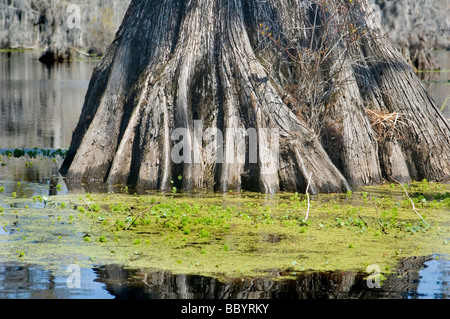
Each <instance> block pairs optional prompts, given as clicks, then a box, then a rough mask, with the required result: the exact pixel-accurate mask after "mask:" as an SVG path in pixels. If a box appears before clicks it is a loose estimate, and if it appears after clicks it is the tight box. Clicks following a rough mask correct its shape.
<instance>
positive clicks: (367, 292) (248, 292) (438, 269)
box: [0, 52, 450, 299]
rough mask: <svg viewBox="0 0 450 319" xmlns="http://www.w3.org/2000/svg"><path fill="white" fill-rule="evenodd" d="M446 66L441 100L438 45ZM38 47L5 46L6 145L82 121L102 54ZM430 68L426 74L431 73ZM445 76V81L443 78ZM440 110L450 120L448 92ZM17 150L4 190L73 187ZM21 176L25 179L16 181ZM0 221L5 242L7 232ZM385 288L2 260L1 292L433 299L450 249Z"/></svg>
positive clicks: (331, 278)
mask: <svg viewBox="0 0 450 319" xmlns="http://www.w3.org/2000/svg"><path fill="white" fill-rule="evenodd" d="M436 55H437V56H438V57H439V59H440V61H441V64H442V66H443V71H442V72H439V73H433V74H430V76H431V77H428V79H427V83H425V85H426V87H427V89H429V90H430V91H431V93H432V96H433V98H434V99H435V100H436V104H437V105H438V106H439V107H441V106H443V105H444V102H445V101H446V100H447V98H448V97H449V96H450V83H448V80H450V52H436ZM38 57H39V53H36V52H26V53H0V154H1V153H2V152H3V151H4V150H6V149H10V150H14V149H16V148H18V149H30V150H32V149H34V148H37V149H58V148H61V149H67V148H68V146H69V145H70V140H71V137H72V132H73V130H74V128H75V125H76V124H77V121H78V117H79V114H80V112H81V107H82V105H83V102H84V96H85V93H86V90H87V87H88V84H89V79H90V77H91V74H92V71H93V69H94V67H95V66H96V62H86V61H85V62H73V63H71V64H62V65H59V66H56V67H53V68H48V67H46V66H45V65H43V64H41V63H39V62H38V61H37V58H38ZM427 76H428V75H427ZM446 81H447V82H446ZM443 113H444V114H445V116H446V117H447V118H449V119H450V101H447V105H446V107H445V108H444V109H443ZM29 162H31V160H29V159H26V158H18V159H15V158H11V159H10V160H8V165H3V166H2V160H1V159H0V187H4V193H5V194H11V193H12V192H18V191H19V189H20V190H21V192H23V193H24V194H23V195H25V196H26V197H27V198H31V197H33V196H39V195H40V196H52V195H56V194H67V193H68V190H67V187H66V185H65V183H64V179H63V178H62V177H61V176H60V175H59V173H58V169H59V167H60V164H61V158H59V157H56V158H55V159H54V160H53V161H51V160H50V161H49V160H46V161H42V160H39V159H38V158H37V159H33V160H32V164H30V163H29ZM18 182H20V183H21V185H20V187H18V185H17V183H18ZM7 235H8V233H7V231H6V230H5V229H4V228H3V227H0V241H1V240H2V237H4V236H7ZM397 268H398V269H397V270H394V271H393V273H392V274H391V275H388V276H387V278H386V280H385V282H384V283H383V285H382V287H381V288H379V289H370V288H369V287H368V286H367V281H366V278H365V277H366V276H367V274H362V273H353V272H327V273H304V274H300V275H299V276H298V277H297V279H295V280H293V279H290V280H271V279H267V278H255V279H229V280H217V279H214V278H209V277H202V276H187V275H173V274H170V273H166V272H155V271H152V270H146V269H139V270H133V269H124V268H122V267H120V266H116V265H98V266H96V267H92V268H85V269H81V273H80V279H81V282H80V288H76V289H70V288H69V287H68V285H67V279H68V276H69V273H68V272H67V271H66V269H59V270H48V269H43V268H42V267H41V266H39V265H29V264H17V263H3V264H0V299H61V298H64V299H76V298H82V299H89V298H95V299H110V298H122V299H127V298H146V299H147V298H149V299H162V298H165V299H186V298H187V299H197V298H199V299H200V298H201V299H218V298H221V299H228V298H232V299H245V298H251V299H258V298H262V299H276V298H283V299H305V298H308V299H313V298H314V299H316V298H317V299H322V298H410V299H414V298H419V299H420V298H427V299H448V298H449V297H450V288H449V287H450V286H449V283H448V282H449V281H450V275H449V273H450V259H449V256H428V257H420V258H415V259H408V260H404V261H401V262H400V263H399V265H398V267H397Z"/></svg>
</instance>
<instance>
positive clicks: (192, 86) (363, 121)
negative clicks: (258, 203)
mask: <svg viewBox="0 0 450 319" xmlns="http://www.w3.org/2000/svg"><path fill="white" fill-rule="evenodd" d="M200 120H201V121H203V122H202V123H203V127H202V128H201V130H200V131H201V133H203V134H204V135H205V133H206V129H207V128H208V127H216V128H218V129H220V130H221V131H222V132H223V137H224V143H223V144H224V148H223V152H224V156H223V158H224V160H223V161H222V162H218V161H216V162H214V163H212V164H211V163H209V162H208V161H207V158H208V157H209V156H211V148H210V147H209V148H208V147H207V146H208V145H207V141H203V142H200V143H196V140H195V139H196V137H197V136H196V132H197V131H196V127H195V125H196V123H197V122H196V121H200ZM176 128H185V129H186V130H188V131H189V132H190V135H189V136H188V137H186V140H185V141H184V142H186V143H187V145H189V146H190V147H189V148H188V149H189V150H190V152H191V154H183V155H192V156H188V157H190V158H195V157H196V156H197V155H198V154H200V156H197V157H198V158H199V159H200V161H197V162H195V163H189V162H188V161H185V162H183V163H180V164H177V163H175V162H174V161H173V157H172V156H171V155H172V151H173V149H174V146H175V145H177V143H178V142H179V141H178V140H172V137H173V136H172V132H173V131H174V130H175V129H176ZM236 128H242V129H245V130H247V129H251V128H255V129H256V132H257V137H258V139H257V157H258V158H257V161H256V163H254V162H253V161H252V160H251V158H252V156H253V155H252V152H253V150H254V149H255V148H254V147H255V145H253V144H252V143H251V141H249V140H250V139H249V138H247V139H244V140H240V142H236V141H235V140H233V139H232V138H230V136H231V135H229V134H227V133H229V132H232V131H233V129H236ZM266 129H277V130H279V133H280V134H279V137H280V138H279V154H277V153H271V152H268V151H267V150H268V149H270V147H271V146H274V145H272V144H274V143H275V142H274V140H273V139H272V137H271V136H270V135H269V133H268V132H269V131H268V130H266ZM216 142H217V143H218V144H219V142H220V141H219V140H216ZM233 142H234V143H233ZM218 146H220V145H218ZM265 146H267V147H265ZM214 150H216V148H213V151H214ZM184 151H186V149H184ZM212 153H213V155H218V154H214V152H212ZM196 154H197V155H196ZM242 154H245V155H246V156H245V162H244V163H240V161H239V160H238V158H239V157H240V156H241V155H242ZM449 158H450V129H449V125H448V123H447V122H446V120H445V119H444V118H443V116H442V115H441V113H440V112H439V111H438V110H437V108H436V107H435V105H434V103H433V101H432V100H431V98H430V97H429V95H428V94H427V92H426V91H425V89H424V88H423V86H422V85H421V83H420V80H419V79H418V78H417V77H416V75H415V74H414V72H413V70H412V68H411V67H410V66H409V65H408V64H407V63H406V62H405V61H404V60H403V58H402V57H401V55H399V54H398V53H397V51H395V50H394V49H393V47H392V46H391V44H390V43H389V42H388V41H387V40H386V39H384V38H383V37H381V35H380V26H379V23H378V21H376V20H375V19H374V15H373V12H372V11H371V8H370V6H369V3H368V2H367V1H365V0H356V1H352V2H345V3H342V2H341V1H327V2H326V3H324V2H322V1H304V0H288V1H286V0H272V1H257V0H254V1H253V0H252V1H250V0H247V1H243V0H227V1H223V0H195V1H189V2H185V1H179V0H178V1H177V0H169V1H159V0H142V1H141V0H139V1H132V2H131V5H130V7H129V9H128V12H127V14H126V16H125V18H124V21H123V24H122V26H121V28H120V30H119V31H118V33H117V35H116V39H115V40H114V42H113V43H112V45H111V46H110V48H109V49H108V52H107V53H106V55H105V57H104V58H103V60H102V61H101V63H100V64H99V66H98V67H97V69H96V70H95V72H94V74H93V77H92V80H91V83H90V86H89V90H88V93H87V95H86V101H85V104H84V107H83V111H82V114H81V117H80V120H79V123H78V126H77V128H76V130H75V132H74V135H73V140H72V144H71V147H70V150H69V152H68V155H67V157H66V160H65V162H64V164H63V166H62V169H61V171H62V173H63V174H65V175H67V176H66V177H67V181H68V183H69V184H77V183H78V184H79V183H92V182H107V183H109V184H110V185H116V184H121V185H124V184H127V185H129V186H134V187H138V188H144V189H160V190H167V189H169V188H170V187H171V186H172V184H171V181H174V182H175V183H174V185H177V187H180V186H182V187H183V189H185V190H192V189H204V188H207V189H212V188H214V189H216V190H220V191H227V190H239V189H247V190H257V191H262V192H276V191H279V190H287V191H301V192H304V191H305V189H306V187H307V184H308V180H309V178H310V177H311V184H310V190H311V192H312V193H318V192H342V191H346V190H348V189H350V187H351V186H356V185H370V184H378V183H381V182H382V180H383V178H385V179H391V178H395V179H398V180H405V181H406V180H410V179H422V178H428V179H430V180H444V179H446V178H449V176H450V163H449ZM273 163H276V167H275V168H274V167H273ZM178 176H181V177H182V178H181V179H180V180H181V181H178V178H177V177H178ZM177 183H179V184H177Z"/></svg>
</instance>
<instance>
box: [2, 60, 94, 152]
mask: <svg viewBox="0 0 450 319" xmlns="http://www.w3.org/2000/svg"><path fill="white" fill-rule="evenodd" d="M39 54H40V52H27V53H1V52H0V149H5V148H12V149H15V148H34V147H37V148H50V149H58V148H62V149H67V148H68V147H69V145H70V141H71V138H72V132H73V129H74V128H75V125H76V124H77V121H78V117H79V115H80V112H81V108H82V106H83V102H84V96H85V94H86V90H87V87H88V84H89V79H90V77H91V75H92V71H93V69H94V67H95V65H96V64H95V63H89V62H73V63H71V64H62V65H58V66H54V67H52V68H48V67H47V66H45V65H44V64H42V63H39V62H38V60H37V58H38V57H39Z"/></svg>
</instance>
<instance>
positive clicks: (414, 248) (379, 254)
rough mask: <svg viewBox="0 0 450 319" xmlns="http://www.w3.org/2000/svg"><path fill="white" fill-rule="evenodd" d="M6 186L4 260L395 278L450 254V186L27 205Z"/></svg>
mask: <svg viewBox="0 0 450 319" xmlns="http://www.w3.org/2000/svg"><path fill="white" fill-rule="evenodd" d="M1 183H2V182H0V262H21V263H29V264H40V265H43V266H45V267H47V268H54V269H65V268H66V267H68V266H69V265H71V264H77V265H80V266H92V265H106V264H117V265H122V266H124V267H130V268H147V269H154V270H156V271H157V270H165V271H171V272H173V273H180V274H199V275H204V276H213V277H222V278H226V277H253V276H268V277H280V276H282V277H284V276H294V275H296V274H298V273H299V272H302V271H309V270H311V271H328V270H330V271H331V270H345V271H349V270H354V271H365V270H366V269H367V267H368V266H369V265H378V266H379V267H380V268H381V269H382V271H383V272H389V270H390V269H395V267H396V265H397V263H398V261H399V260H400V259H401V258H405V257H411V256H428V255H434V254H439V255H450V245H449V244H448V243H449V241H450V218H449V217H450V185H447V184H436V183H429V182H427V181H426V180H424V181H422V182H419V183H411V184H409V185H404V187H405V188H403V187H402V186H401V185H398V184H387V185H383V186H378V187H365V188H361V189H358V190H355V191H354V192H349V193H348V194H330V195H317V196H311V197H310V202H309V205H308V199H307V197H306V196H305V194H288V193H280V194H275V195H266V194H257V193H244V192H241V193H226V194H214V193H195V194H182V193H176V192H175V190H174V193H167V194H161V193H156V194H145V195H136V194H127V193H126V192H125V190H124V192H123V193H114V194H113V193H109V194H81V195H58V196H51V197H50V196H48V197H45V196H37V197H36V196H35V197H32V198H27V197H26V196H25V195H24V194H25V193H24V192H21V185H20V183H19V185H15V188H14V189H15V190H16V191H15V192H13V193H6V192H5V187H2V185H1ZM3 186H4V185H3ZM308 206H309V209H308ZM306 215H308V219H307V220H306V219H305V217H306Z"/></svg>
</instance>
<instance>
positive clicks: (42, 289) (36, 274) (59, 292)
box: [0, 263, 113, 299]
mask: <svg viewBox="0 0 450 319" xmlns="http://www.w3.org/2000/svg"><path fill="white" fill-rule="evenodd" d="M69 275H70V274H69V273H65V271H61V272H54V271H50V270H45V269H43V268H41V267H39V266H34V265H19V264H13V263H10V264H3V265H0V299H112V298H113V296H111V295H110V294H109V293H108V292H107V291H106V290H105V288H104V285H102V284H101V283H98V282H96V274H95V272H94V271H93V270H92V269H82V270H81V288H80V289H69V288H68V287H67V278H68V276H69Z"/></svg>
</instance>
